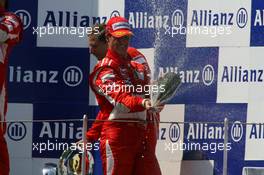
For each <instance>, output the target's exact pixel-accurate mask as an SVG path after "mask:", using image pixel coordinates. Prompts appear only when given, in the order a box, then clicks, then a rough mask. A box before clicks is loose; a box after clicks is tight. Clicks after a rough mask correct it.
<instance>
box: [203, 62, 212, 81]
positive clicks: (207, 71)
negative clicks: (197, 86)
mask: <svg viewBox="0 0 264 175" xmlns="http://www.w3.org/2000/svg"><path fill="white" fill-rule="evenodd" d="M214 75H215V73H214V68H213V66H212V65H209V64H208V65H206V66H205V67H204V69H203V74H202V79H203V83H204V84H205V85H206V86H210V85H211V84H212V83H213V81H214Z"/></svg>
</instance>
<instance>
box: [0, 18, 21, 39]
mask: <svg viewBox="0 0 264 175" xmlns="http://www.w3.org/2000/svg"><path fill="white" fill-rule="evenodd" d="M22 30H23V26H22V23H21V20H20V18H19V17H17V16H16V15H14V14H12V13H7V14H6V15H5V16H3V17H2V18H1V19H0V43H8V44H17V43H18V42H20V40H21V37H22Z"/></svg>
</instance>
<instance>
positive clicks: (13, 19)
mask: <svg viewBox="0 0 264 175" xmlns="http://www.w3.org/2000/svg"><path fill="white" fill-rule="evenodd" d="M0 19H1V20H0V30H3V31H5V32H6V33H7V34H8V39H7V40H6V41H5V42H4V43H1V44H0V51H1V52H0V53H1V54H0V103H3V104H0V121H2V122H3V121H5V116H6V112H7V86H6V85H7V75H8V74H7V69H8V56H9V53H10V51H11V48H12V47H13V46H14V45H15V44H17V43H18V42H20V41H21V38H22V30H23V25H22V23H21V20H20V18H19V17H17V16H16V15H15V14H13V13H10V12H5V11H4V9H2V8H0ZM5 132H6V123H0V175H8V174H9V157H8V149H7V144H6V141H5V138H4V134H5Z"/></svg>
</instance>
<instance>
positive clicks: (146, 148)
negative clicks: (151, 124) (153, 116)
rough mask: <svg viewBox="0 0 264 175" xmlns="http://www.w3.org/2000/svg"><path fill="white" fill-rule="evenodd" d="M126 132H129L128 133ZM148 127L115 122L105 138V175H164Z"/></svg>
mask: <svg viewBox="0 0 264 175" xmlns="http://www.w3.org/2000/svg"><path fill="white" fill-rule="evenodd" d="M124 131H125V132H124ZM145 134H146V128H145V126H144V124H142V125H141V126H140V124H134V123H112V127H108V128H106V129H104V131H103V134H102V137H101V144H100V150H101V156H102V163H103V172H104V174H105V175H106V174H107V175H108V173H109V174H111V175H123V174H125V175H146V174H151V175H161V171H160V167H159V164H158V161H157V159H156V156H155V149H153V145H151V143H150V142H148V139H146V137H145V136H146V135H145Z"/></svg>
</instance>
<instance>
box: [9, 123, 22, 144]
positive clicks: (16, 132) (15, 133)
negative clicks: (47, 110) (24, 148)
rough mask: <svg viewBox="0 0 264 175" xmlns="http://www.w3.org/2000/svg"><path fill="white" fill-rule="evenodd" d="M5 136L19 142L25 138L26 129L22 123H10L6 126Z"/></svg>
mask: <svg viewBox="0 0 264 175" xmlns="http://www.w3.org/2000/svg"><path fill="white" fill-rule="evenodd" d="M7 134H8V137H9V138H10V139H11V140H14V141H20V140H22V139H24V138H25V136H26V134H27V128H26V126H25V124H24V123H22V122H12V123H10V124H9V125H8V129H7Z"/></svg>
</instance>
